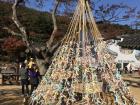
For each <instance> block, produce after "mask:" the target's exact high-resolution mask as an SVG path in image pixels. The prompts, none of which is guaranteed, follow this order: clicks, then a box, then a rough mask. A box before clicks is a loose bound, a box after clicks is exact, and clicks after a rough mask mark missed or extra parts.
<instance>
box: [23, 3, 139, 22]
mask: <svg viewBox="0 0 140 105" xmlns="http://www.w3.org/2000/svg"><path fill="white" fill-rule="evenodd" d="M29 1H30V2H29V3H27V4H26V5H27V6H28V7H30V8H34V9H37V10H40V11H49V10H50V9H52V4H53V1H54V0H49V2H48V0H46V2H44V3H43V5H44V6H43V7H42V8H40V7H37V4H36V3H35V0H29ZM98 1H100V2H98ZM95 2H98V3H97V5H96V7H98V6H99V5H101V4H119V3H123V4H127V5H128V6H130V7H134V8H135V7H136V9H137V11H138V10H139V11H140V6H139V5H140V0H95ZM133 21H135V18H131V19H130V20H128V21H125V22H120V24H128V25H130V24H132V23H133Z"/></svg>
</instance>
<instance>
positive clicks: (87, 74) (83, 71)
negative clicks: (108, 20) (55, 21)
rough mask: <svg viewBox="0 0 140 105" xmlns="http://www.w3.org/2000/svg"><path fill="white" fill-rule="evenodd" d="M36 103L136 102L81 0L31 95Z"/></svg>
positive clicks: (106, 104) (125, 104)
mask: <svg viewBox="0 0 140 105" xmlns="http://www.w3.org/2000/svg"><path fill="white" fill-rule="evenodd" d="M31 103H32V104H33V105H135V102H134V99H133V98H132V97H131V96H130V93H129V90H128V89H127V87H126V85H125V83H124V82H123V81H122V80H121V76H120V75H119V73H118V72H117V69H116V67H115V63H114V58H113V57H112V56H111V55H109V53H108V51H107V49H106V44H105V43H104V42H103V41H102V37H101V34H100V32H99V30H98V28H97V26H96V23H95V20H94V18H93V15H92V11H91V10H90V6H89V4H88V0H79V2H78V5H77V8H76V11H75V13H74V16H73V18H72V21H71V23H70V25H69V28H68V31H67V33H66V35H65V37H64V39H63V41H62V43H61V45H60V47H59V49H58V50H57V52H56V54H55V56H54V58H53V61H52V64H51V65H50V67H49V69H48V71H47V73H46V74H45V76H44V77H43V79H42V81H41V83H40V85H39V86H38V88H37V89H36V90H35V91H34V92H33V94H32V96H31Z"/></svg>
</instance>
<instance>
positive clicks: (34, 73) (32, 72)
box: [29, 65, 40, 94]
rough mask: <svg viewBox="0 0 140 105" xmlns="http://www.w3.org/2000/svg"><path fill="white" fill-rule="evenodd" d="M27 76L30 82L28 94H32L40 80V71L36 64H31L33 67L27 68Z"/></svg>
mask: <svg viewBox="0 0 140 105" xmlns="http://www.w3.org/2000/svg"><path fill="white" fill-rule="evenodd" d="M29 77H30V84H31V92H30V94H32V92H33V91H34V90H35V89H36V88H37V86H38V84H39V80H40V73H39V70H38V69H37V66H36V65H33V67H32V68H31V69H29Z"/></svg>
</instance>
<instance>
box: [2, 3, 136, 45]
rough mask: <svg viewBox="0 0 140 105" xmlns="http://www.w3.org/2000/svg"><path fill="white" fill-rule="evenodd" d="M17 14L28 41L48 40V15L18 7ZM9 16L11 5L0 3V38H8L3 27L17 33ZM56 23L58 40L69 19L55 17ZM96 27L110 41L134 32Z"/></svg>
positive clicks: (49, 25) (100, 24)
mask: <svg viewBox="0 0 140 105" xmlns="http://www.w3.org/2000/svg"><path fill="white" fill-rule="evenodd" d="M17 14H18V18H19V20H20V21H21V23H22V24H23V25H24V26H25V27H26V30H27V32H28V35H29V39H30V40H34V41H35V42H39V43H40V42H45V41H46V40H47V39H48V38H49V36H50V34H51V32H52V29H53V26H52V25H53V24H52V19H51V14H50V13H47V12H40V11H36V10H33V9H30V8H25V7H19V8H18V11H17ZM11 15H12V10H11V4H8V3H3V2H0V38H4V37H8V36H9V33H7V31H5V30H3V29H2V28H3V27H9V28H10V29H13V30H14V31H16V32H18V30H17V28H16V26H15V25H14V24H13V22H12V20H11ZM57 22H58V26H59V32H58V35H57V36H58V37H59V38H60V37H62V36H63V35H64V34H65V32H66V30H67V27H68V24H69V22H70V19H69V18H68V17H66V16H57ZM98 27H99V29H100V31H101V33H102V35H103V37H104V38H106V39H110V38H112V37H114V36H116V35H121V34H124V33H133V32H134V30H132V29H130V27H128V26H121V25H118V24H103V23H102V22H98Z"/></svg>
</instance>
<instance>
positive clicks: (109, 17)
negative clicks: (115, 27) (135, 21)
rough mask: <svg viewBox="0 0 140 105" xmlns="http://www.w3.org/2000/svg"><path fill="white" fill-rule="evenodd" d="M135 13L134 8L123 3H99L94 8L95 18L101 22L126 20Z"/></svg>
mask: <svg viewBox="0 0 140 105" xmlns="http://www.w3.org/2000/svg"><path fill="white" fill-rule="evenodd" d="M134 14H135V8H132V7H130V6H128V5H125V4H123V3H120V4H112V5H109V4H107V5H105V4H103V5H100V6H99V7H98V9H96V10H95V17H96V20H98V21H102V22H120V21H126V20H128V19H129V18H131V17H132V16H134Z"/></svg>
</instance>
